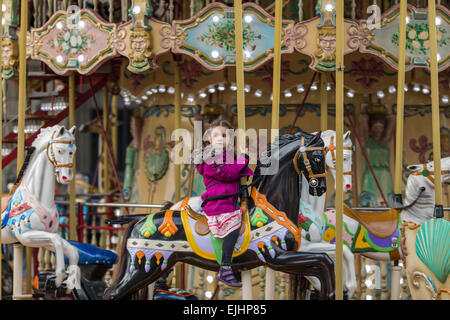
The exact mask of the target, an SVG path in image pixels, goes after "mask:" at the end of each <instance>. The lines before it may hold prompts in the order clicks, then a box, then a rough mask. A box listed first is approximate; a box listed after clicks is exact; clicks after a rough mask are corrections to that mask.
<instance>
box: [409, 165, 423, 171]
mask: <svg viewBox="0 0 450 320" xmlns="http://www.w3.org/2000/svg"><path fill="white" fill-rule="evenodd" d="M406 169H408V170H409V171H410V172H412V171H419V170H421V169H422V168H421V166H420V165H416V164H412V165H410V166H407V167H406Z"/></svg>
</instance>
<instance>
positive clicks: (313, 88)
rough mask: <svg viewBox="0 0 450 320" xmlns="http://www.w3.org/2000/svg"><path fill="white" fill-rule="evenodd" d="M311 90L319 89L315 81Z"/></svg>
mask: <svg viewBox="0 0 450 320" xmlns="http://www.w3.org/2000/svg"><path fill="white" fill-rule="evenodd" d="M311 90H312V91H316V90H317V83H315V82H314V83H313V84H312V85H311Z"/></svg>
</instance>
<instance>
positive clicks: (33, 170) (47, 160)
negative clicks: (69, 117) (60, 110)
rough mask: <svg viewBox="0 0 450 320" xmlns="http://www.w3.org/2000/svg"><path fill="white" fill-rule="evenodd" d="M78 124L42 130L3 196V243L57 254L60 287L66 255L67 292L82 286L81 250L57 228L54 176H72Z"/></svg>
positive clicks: (64, 181)
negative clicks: (14, 182) (79, 254)
mask: <svg viewBox="0 0 450 320" xmlns="http://www.w3.org/2000/svg"><path fill="white" fill-rule="evenodd" d="M74 132H75V127H72V128H71V129H70V130H66V129H65V128H64V127H63V126H59V125H55V126H53V127H49V128H43V129H41V133H40V134H39V135H38V136H37V138H36V139H35V140H34V142H33V144H32V146H31V148H29V153H28V154H27V158H26V160H25V162H24V166H23V168H22V170H21V172H20V173H19V177H18V179H17V180H18V181H17V183H16V184H15V185H14V187H13V188H12V189H11V192H10V196H7V197H8V198H9V200H7V205H5V206H3V204H4V203H5V202H6V201H5V199H4V198H6V196H5V197H2V243H4V244H12V243H17V242H19V243H21V244H22V245H24V246H26V247H34V248H41V247H42V248H46V249H48V250H50V251H53V252H55V255H56V270H55V274H56V281H55V285H56V286H57V287H59V286H61V284H62V282H63V280H64V278H65V276H66V274H65V271H64V267H65V265H64V256H67V257H68V258H69V266H68V267H67V273H68V277H67V279H66V280H64V283H65V284H66V285H67V288H68V291H71V290H73V289H74V288H79V287H80V268H79V267H78V265H77V263H78V251H77V249H76V248H75V247H74V246H73V245H71V244H70V243H69V242H67V241H66V240H64V239H62V238H61V237H60V236H59V235H58V233H57V231H58V228H59V223H58V218H59V214H58V211H57V209H56V205H55V199H54V198H55V192H54V191H55V176H56V180H57V181H58V183H60V184H68V183H69V182H70V181H71V180H72V178H73V171H72V165H73V164H72V163H73V159H74V155H75V151H76V146H75V143H74V142H75V137H74Z"/></svg>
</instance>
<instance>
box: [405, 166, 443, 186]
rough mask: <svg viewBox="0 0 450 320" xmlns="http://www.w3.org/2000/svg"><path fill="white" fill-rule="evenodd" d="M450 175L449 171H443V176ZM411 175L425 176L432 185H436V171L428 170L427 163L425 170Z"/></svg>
mask: <svg viewBox="0 0 450 320" xmlns="http://www.w3.org/2000/svg"><path fill="white" fill-rule="evenodd" d="M448 173H449V171H448V170H441V174H448ZM411 174H412V175H413V176H424V177H425V178H427V179H428V180H430V181H431V183H433V184H434V178H433V176H434V171H430V170H428V169H427V164H426V163H424V164H423V170H421V171H413V172H411Z"/></svg>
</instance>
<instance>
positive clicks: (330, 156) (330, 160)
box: [323, 130, 353, 192]
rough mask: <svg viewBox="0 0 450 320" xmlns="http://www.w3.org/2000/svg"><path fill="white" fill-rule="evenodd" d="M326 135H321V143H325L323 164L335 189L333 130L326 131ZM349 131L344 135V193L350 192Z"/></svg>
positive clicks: (334, 139) (351, 148)
mask: <svg viewBox="0 0 450 320" xmlns="http://www.w3.org/2000/svg"><path fill="white" fill-rule="evenodd" d="M326 132H327V133H328V132H330V133H329V134H326V135H325V134H324V135H323V141H324V142H325V150H326V151H325V152H326V153H325V163H326V165H327V168H328V169H329V170H330V172H331V174H332V175H333V178H334V188H335V189H336V132H335V131H333V130H327V131H326ZM350 133H351V132H350V131H347V132H346V133H345V134H344V186H343V188H344V192H350V191H351V190H352V155H353V142H352V140H351V139H350Z"/></svg>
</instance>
